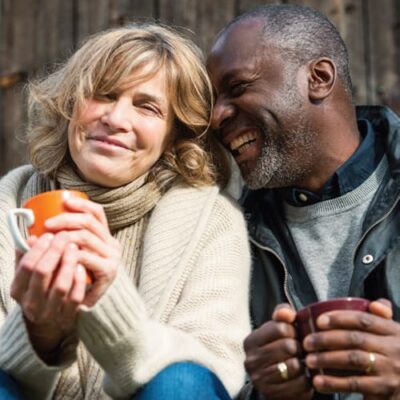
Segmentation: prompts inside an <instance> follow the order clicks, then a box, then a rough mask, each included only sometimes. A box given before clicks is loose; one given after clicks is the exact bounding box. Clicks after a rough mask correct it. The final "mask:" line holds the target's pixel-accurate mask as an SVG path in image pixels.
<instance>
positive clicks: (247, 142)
mask: <svg viewBox="0 0 400 400" xmlns="http://www.w3.org/2000/svg"><path fill="white" fill-rule="evenodd" d="M256 140H257V135H256V133H255V132H246V133H244V134H242V135H240V136H238V137H236V138H234V139H233V140H232V141H231V142H230V143H229V148H230V150H231V152H232V154H233V155H234V156H238V155H240V154H242V153H244V152H245V151H246V150H247V149H248V148H249V147H250V146H251V145H252V144H253V143H254V142H255V141H256Z"/></svg>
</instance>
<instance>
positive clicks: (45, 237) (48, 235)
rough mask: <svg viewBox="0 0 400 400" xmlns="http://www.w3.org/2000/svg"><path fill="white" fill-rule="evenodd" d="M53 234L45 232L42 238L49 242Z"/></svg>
mask: <svg viewBox="0 0 400 400" xmlns="http://www.w3.org/2000/svg"><path fill="white" fill-rule="evenodd" d="M53 238H54V235H53V234H52V233H45V234H44V240H46V241H48V242H50V241H51V240H53Z"/></svg>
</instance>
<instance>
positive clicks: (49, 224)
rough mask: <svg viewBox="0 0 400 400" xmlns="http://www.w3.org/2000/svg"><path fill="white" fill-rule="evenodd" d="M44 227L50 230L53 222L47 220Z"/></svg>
mask: <svg viewBox="0 0 400 400" xmlns="http://www.w3.org/2000/svg"><path fill="white" fill-rule="evenodd" d="M44 225H45V226H46V227H48V228H51V227H52V226H54V221H52V219H47V220H46V221H44Z"/></svg>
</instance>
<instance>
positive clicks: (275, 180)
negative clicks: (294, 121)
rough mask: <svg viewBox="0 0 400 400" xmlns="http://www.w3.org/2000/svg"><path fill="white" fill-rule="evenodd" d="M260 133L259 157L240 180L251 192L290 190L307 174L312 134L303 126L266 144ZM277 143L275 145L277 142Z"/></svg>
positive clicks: (312, 141)
mask: <svg viewBox="0 0 400 400" xmlns="http://www.w3.org/2000/svg"><path fill="white" fill-rule="evenodd" d="M266 135H268V133H266V132H264V133H263V137H264V142H263V145H262V149H261V154H260V156H259V158H258V160H257V162H256V165H255V167H254V169H253V170H252V171H251V172H250V173H249V174H247V175H246V176H244V179H245V181H246V183H247V185H248V186H249V187H250V188H251V189H261V188H280V187H290V186H293V185H295V184H296V182H299V181H301V179H302V178H303V177H304V176H305V175H307V174H308V173H309V172H310V171H311V164H312V162H311V160H312V158H313V157H312V154H313V153H314V151H315V150H314V146H315V143H314V138H315V136H316V135H315V132H313V131H311V130H309V129H308V128H307V127H306V125H305V124H299V125H298V127H297V129H295V130H293V131H290V132H286V133H285V136H284V137H281V138H280V139H281V140H279V139H277V138H275V140H274V139H272V142H273V143H268V142H270V141H271V140H268V136H266ZM278 140H279V142H278Z"/></svg>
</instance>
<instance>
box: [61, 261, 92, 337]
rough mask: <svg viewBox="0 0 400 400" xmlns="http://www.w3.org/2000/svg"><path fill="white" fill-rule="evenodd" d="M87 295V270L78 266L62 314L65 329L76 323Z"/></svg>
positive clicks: (74, 271) (62, 323)
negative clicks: (79, 310) (77, 315)
mask: <svg viewBox="0 0 400 400" xmlns="http://www.w3.org/2000/svg"><path fill="white" fill-rule="evenodd" d="M85 294H86V270H85V268H84V267H83V266H82V265H81V264H77V265H76V268H74V270H73V284H72V288H71V291H70V292H69V294H68V296H67V298H66V300H65V302H64V305H63V307H62V310H61V313H60V318H59V321H60V324H61V326H62V327H63V328H64V329H68V328H71V327H72V326H73V325H74V323H75V318H76V314H77V312H78V309H79V306H80V304H82V302H83V300H84V299H85Z"/></svg>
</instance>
